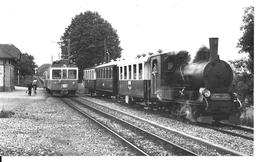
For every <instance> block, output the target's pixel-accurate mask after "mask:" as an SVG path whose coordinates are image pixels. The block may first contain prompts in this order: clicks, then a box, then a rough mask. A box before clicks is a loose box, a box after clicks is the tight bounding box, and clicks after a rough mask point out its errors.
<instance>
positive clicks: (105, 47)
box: [104, 38, 108, 63]
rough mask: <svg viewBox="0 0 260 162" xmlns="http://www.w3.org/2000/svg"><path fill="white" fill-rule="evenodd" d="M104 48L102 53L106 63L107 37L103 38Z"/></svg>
mask: <svg viewBox="0 0 260 162" xmlns="http://www.w3.org/2000/svg"><path fill="white" fill-rule="evenodd" d="M104 50H105V55H104V60H105V62H106V63H107V62H108V58H107V39H106V38H105V39H104Z"/></svg>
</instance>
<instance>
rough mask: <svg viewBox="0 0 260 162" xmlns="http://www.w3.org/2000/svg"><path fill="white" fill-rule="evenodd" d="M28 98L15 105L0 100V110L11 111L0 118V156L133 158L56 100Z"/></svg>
mask: <svg viewBox="0 0 260 162" xmlns="http://www.w3.org/2000/svg"><path fill="white" fill-rule="evenodd" d="M14 94H15V92H14ZM37 95H43V96H44V93H43V92H39V93H38V94H37ZM31 97H32V98H29V99H27V98H26V99H23V100H21V101H19V102H18V100H17V99H15V98H13V99H10V98H9V99H8V101H7V100H5V101H4V102H1V99H2V98H1V99H0V103H5V104H4V111H7V110H8V111H10V112H12V115H10V116H9V117H6V118H0V130H1V132H0V156H21V155H22V156H28V155H36V156H45V155H54V156H62V155H65V156H71V155H72V156H74V155H75V156H76V155H81V156H89V155H92V156H99V155H133V153H132V152H131V150H129V149H128V148H126V147H125V146H124V145H123V144H122V143H121V142H120V141H119V140H118V139H117V138H115V137H114V136H112V135H111V134H109V133H108V132H106V131H105V130H103V129H101V128H100V127H99V126H98V125H96V124H95V123H93V122H92V121H90V120H89V119H86V118H85V117H83V116H82V115H80V114H78V113H77V112H75V111H74V110H72V109H70V108H69V107H68V106H66V105H65V104H64V103H63V102H61V101H60V99H59V98H53V97H45V98H44V99H43V98H41V99H38V98H37V99H35V100H34V99H33V96H31ZM2 107H3V106H2Z"/></svg>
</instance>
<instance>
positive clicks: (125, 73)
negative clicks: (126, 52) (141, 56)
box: [124, 66, 127, 79]
mask: <svg viewBox="0 0 260 162" xmlns="http://www.w3.org/2000/svg"><path fill="white" fill-rule="evenodd" d="M126 77H127V70H126V66H124V79H126Z"/></svg>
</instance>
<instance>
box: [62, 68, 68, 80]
mask: <svg viewBox="0 0 260 162" xmlns="http://www.w3.org/2000/svg"><path fill="white" fill-rule="evenodd" d="M62 79H67V69H63V70H62Z"/></svg>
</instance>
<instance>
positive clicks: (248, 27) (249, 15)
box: [237, 6, 254, 73]
mask: <svg viewBox="0 0 260 162" xmlns="http://www.w3.org/2000/svg"><path fill="white" fill-rule="evenodd" d="M242 21H243V25H242V26H241V27H240V30H241V31H242V32H243V35H242V37H241V38H240V39H239V41H238V44H237V46H238V47H239V48H241V49H240V51H239V52H240V53H243V52H245V53H248V54H249V60H248V61H247V67H248V70H249V71H250V72H251V73H254V7H253V6H250V7H247V8H246V9H245V11H244V15H243V20H242Z"/></svg>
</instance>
